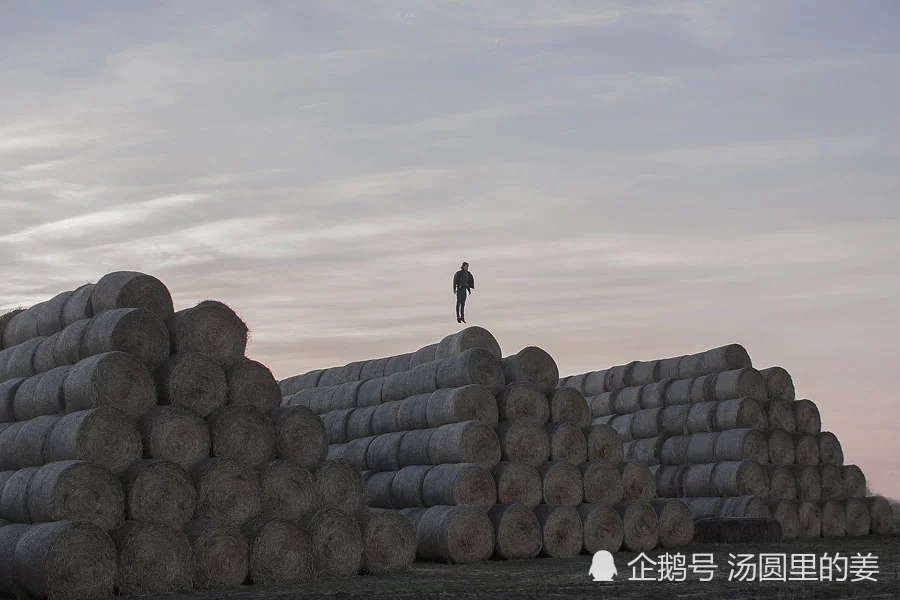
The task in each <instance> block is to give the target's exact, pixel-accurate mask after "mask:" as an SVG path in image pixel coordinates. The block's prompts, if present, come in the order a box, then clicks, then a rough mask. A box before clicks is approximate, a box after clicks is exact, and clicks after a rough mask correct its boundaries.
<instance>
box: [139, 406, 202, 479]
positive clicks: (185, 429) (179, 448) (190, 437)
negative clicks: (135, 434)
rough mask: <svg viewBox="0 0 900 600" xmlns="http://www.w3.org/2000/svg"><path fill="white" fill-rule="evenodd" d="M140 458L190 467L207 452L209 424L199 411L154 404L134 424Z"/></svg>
mask: <svg viewBox="0 0 900 600" xmlns="http://www.w3.org/2000/svg"><path fill="white" fill-rule="evenodd" d="M138 427H139V430H140V432H141V438H142V440H143V448H144V458H157V459H160V460H166V461H171V462H173V463H175V464H177V465H179V466H181V467H183V468H184V469H187V470H190V469H191V468H192V467H193V466H194V465H196V464H197V463H198V462H200V461H201V460H205V459H207V458H209V456H210V448H211V442H210V438H209V427H207V425H206V421H204V420H203V419H202V418H201V417H200V416H199V415H197V414H196V413H194V412H192V411H190V410H187V409H185V408H181V407H179V406H157V407H156V408H154V409H152V410H150V411H149V412H148V413H147V414H146V415H144V417H143V418H142V419H141V421H140V423H139V424H138Z"/></svg>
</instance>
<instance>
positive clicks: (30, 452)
mask: <svg viewBox="0 0 900 600" xmlns="http://www.w3.org/2000/svg"><path fill="white" fill-rule="evenodd" d="M60 418H61V415H46V416H43V417H35V418H34V419H31V420H30V421H22V422H21V423H14V424H12V425H10V426H9V427H8V428H7V429H5V430H4V431H3V432H2V434H0V455H2V459H3V462H4V463H5V467H4V468H5V469H23V468H25V467H39V466H41V465H43V464H44V463H45V462H46V461H45V460H44V445H45V441H46V439H47V436H48V435H49V433H50V431H51V430H52V429H53V427H55V426H56V424H57V423H58V422H59V419H60Z"/></svg>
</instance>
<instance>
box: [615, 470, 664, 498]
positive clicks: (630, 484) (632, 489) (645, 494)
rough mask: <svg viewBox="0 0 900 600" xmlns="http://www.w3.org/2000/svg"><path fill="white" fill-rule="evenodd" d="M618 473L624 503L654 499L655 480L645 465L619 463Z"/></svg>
mask: <svg viewBox="0 0 900 600" xmlns="http://www.w3.org/2000/svg"><path fill="white" fill-rule="evenodd" d="M619 473H620V474H621V475H622V488H623V496H622V497H623V499H624V500H625V501H629V500H652V499H653V498H656V480H655V479H654V477H653V473H651V472H650V469H649V467H647V465H645V464H644V463H641V462H638V461H634V460H631V461H627V462H623V463H619Z"/></svg>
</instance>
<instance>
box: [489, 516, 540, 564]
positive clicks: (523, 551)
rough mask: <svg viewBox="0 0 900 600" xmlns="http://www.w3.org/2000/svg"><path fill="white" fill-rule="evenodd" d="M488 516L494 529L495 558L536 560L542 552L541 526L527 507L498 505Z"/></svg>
mask: <svg viewBox="0 0 900 600" xmlns="http://www.w3.org/2000/svg"><path fill="white" fill-rule="evenodd" d="M487 514H488V517H489V518H490V520H491V525H493V527H494V556H496V557H498V558H505V559H508V560H514V559H517V558H534V557H535V556H537V554H538V552H540V551H541V525H540V523H539V522H538V519H537V517H536V516H535V515H534V513H533V512H532V511H531V509H529V508H528V507H527V506H525V505H523V504H519V503H509V504H497V505H495V506H493V507H491V509H490V510H488V513H487Z"/></svg>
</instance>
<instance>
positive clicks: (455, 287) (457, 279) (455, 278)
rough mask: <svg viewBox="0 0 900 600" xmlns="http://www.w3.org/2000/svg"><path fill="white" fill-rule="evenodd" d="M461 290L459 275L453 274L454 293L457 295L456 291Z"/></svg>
mask: <svg viewBox="0 0 900 600" xmlns="http://www.w3.org/2000/svg"><path fill="white" fill-rule="evenodd" d="M458 288H459V273H454V274H453V293H454V294H455V293H456V290H457V289H458Z"/></svg>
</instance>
